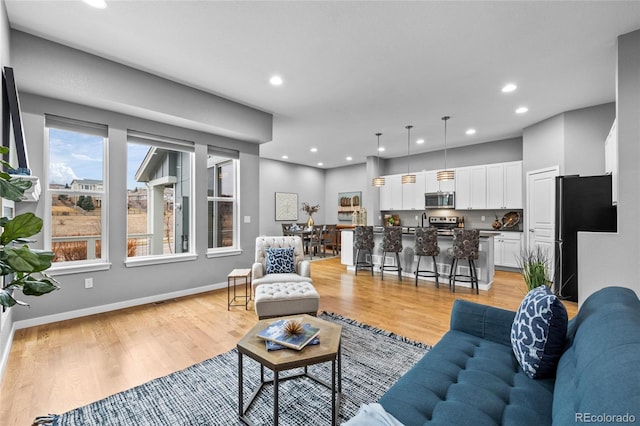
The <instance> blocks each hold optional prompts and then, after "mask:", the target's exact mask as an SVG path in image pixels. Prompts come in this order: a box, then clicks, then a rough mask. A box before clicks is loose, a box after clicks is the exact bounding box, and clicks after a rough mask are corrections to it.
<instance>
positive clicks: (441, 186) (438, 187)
mask: <svg viewBox="0 0 640 426" xmlns="http://www.w3.org/2000/svg"><path fill="white" fill-rule="evenodd" d="M437 174H438V170H429V171H427V172H425V180H426V190H425V192H453V191H455V190H456V184H455V179H453V180H443V181H441V182H438V177H437Z"/></svg>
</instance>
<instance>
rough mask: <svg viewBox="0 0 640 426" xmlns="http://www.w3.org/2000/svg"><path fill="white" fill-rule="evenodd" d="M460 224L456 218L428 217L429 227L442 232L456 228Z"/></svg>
mask: <svg viewBox="0 0 640 426" xmlns="http://www.w3.org/2000/svg"><path fill="white" fill-rule="evenodd" d="M460 222H461V221H460V218H459V217H457V216H429V226H432V227H434V228H438V229H443V230H445V229H453V228H457V227H458V226H459V225H458V224H459V223H460Z"/></svg>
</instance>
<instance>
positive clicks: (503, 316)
mask: <svg viewBox="0 0 640 426" xmlns="http://www.w3.org/2000/svg"><path fill="white" fill-rule="evenodd" d="M515 314H516V313H515V312H513V311H507V310H506V309H500V308H494V307H492V306H487V305H481V304H479V303H474V302H468V301H466V300H460V299H458V300H456V301H455V302H454V304H453V309H452V310H451V325H450V326H451V330H457V331H461V332H463V333H467V334H471V335H473V336H477V337H481V338H483V339H487V340H491V341H492V342H496V343H501V344H503V345H507V346H511V324H513V319H514V317H515Z"/></svg>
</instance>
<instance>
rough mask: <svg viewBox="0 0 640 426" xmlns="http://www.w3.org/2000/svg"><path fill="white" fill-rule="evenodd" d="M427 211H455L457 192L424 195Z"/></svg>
mask: <svg viewBox="0 0 640 426" xmlns="http://www.w3.org/2000/svg"><path fill="white" fill-rule="evenodd" d="M424 208H425V209H455V208H456V193H455V192H427V193H426V194H424Z"/></svg>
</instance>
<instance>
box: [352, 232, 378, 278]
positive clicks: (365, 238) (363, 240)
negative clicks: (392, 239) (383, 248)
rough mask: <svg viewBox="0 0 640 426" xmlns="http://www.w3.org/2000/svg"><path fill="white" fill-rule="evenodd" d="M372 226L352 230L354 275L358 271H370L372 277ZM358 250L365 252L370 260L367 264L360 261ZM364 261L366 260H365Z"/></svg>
mask: <svg viewBox="0 0 640 426" xmlns="http://www.w3.org/2000/svg"><path fill="white" fill-rule="evenodd" d="M374 245H375V243H374V242H373V226H356V227H355V229H354V230H353V247H354V248H355V249H356V261H355V262H354V263H355V266H356V275H358V269H371V275H373V246H374ZM360 250H367V251H368V252H369V257H370V258H371V260H370V261H369V262H367V261H366V260H365V261H362V262H361V261H360ZM365 259H366V258H365Z"/></svg>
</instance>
